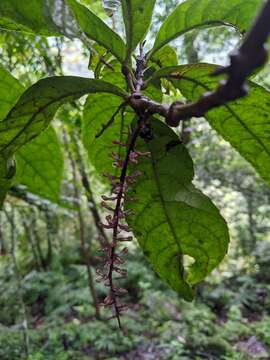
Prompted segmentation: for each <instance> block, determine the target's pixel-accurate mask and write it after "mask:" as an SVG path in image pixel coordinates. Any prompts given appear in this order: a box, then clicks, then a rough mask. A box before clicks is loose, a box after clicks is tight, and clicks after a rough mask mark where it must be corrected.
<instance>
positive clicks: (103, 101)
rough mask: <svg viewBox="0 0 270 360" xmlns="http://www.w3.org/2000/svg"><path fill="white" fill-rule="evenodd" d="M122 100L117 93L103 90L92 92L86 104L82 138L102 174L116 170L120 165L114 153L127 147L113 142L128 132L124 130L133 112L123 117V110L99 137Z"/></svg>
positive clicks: (120, 151)
mask: <svg viewBox="0 0 270 360" xmlns="http://www.w3.org/2000/svg"><path fill="white" fill-rule="evenodd" d="M121 102H122V101H121V99H119V98H118V97H116V96H114V95H111V96H110V97H106V96H105V95H104V94H90V95H89V96H88V98H87V101H86V104H85V107H84V115H83V122H82V140H83V144H84V146H85V148H86V149H87V152H88V156H89V160H90V161H91V163H92V164H93V165H94V167H95V168H96V170H97V172H98V173H99V175H102V174H103V173H106V172H107V173H112V174H116V173H117V172H118V169H115V168H114V167H113V159H112V156H111V154H112V152H116V153H118V154H119V155H120V156H121V155H122V154H123V153H124V150H125V149H123V147H121V146H117V145H114V144H113V141H119V140H120V141H123V142H124V139H126V137H127V135H126V134H123V132H124V131H127V127H128V125H129V124H130V123H131V121H132V115H131V114H133V113H125V115H124V117H123V116H122V111H121V110H120V111H119V113H118V114H117V115H116V116H115V119H114V121H113V123H112V124H111V125H110V126H109V127H108V128H107V129H106V130H105V131H104V132H103V133H102V134H101V135H100V136H98V137H96V136H97V135H98V134H100V132H101V130H102V128H103V127H104V126H106V124H107V123H108V122H109V121H110V119H111V118H112V116H113V114H114V113H115V112H116V111H117V110H118V108H119V106H120V104H121ZM101 109H102V111H101Z"/></svg>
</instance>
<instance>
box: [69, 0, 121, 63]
mask: <svg viewBox="0 0 270 360" xmlns="http://www.w3.org/2000/svg"><path fill="white" fill-rule="evenodd" d="M67 3H68V4H69V6H70V8H71V10H72V12H73V14H74V16H75V18H76V19H77V22H78V24H79V25H80V27H81V29H82V31H83V32H84V33H85V35H87V37H88V38H89V39H91V40H95V41H96V42H97V43H99V44H100V45H102V46H104V48H105V49H107V50H109V51H110V52H111V53H112V54H113V55H114V56H115V57H116V58H117V59H118V60H119V61H120V62H122V61H124V58H125V44H124V42H123V40H122V39H121V38H120V36H119V35H118V34H116V33H115V32H114V31H113V30H111V29H110V28H109V26H108V25H106V24H105V23H104V22H103V21H102V20H101V19H100V18H99V17H98V16H96V15H95V14H94V13H92V12H91V11H90V10H88V9H87V8H86V7H85V6H83V5H80V4H78V3H77V2H76V1H74V0H67Z"/></svg>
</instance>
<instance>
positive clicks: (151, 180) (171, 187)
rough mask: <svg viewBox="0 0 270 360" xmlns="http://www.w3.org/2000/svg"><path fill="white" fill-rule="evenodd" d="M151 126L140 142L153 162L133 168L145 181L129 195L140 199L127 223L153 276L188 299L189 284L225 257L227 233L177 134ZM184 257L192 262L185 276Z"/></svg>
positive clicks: (160, 126) (137, 184)
mask: <svg viewBox="0 0 270 360" xmlns="http://www.w3.org/2000/svg"><path fill="white" fill-rule="evenodd" d="M152 121H153V124H152V129H153V139H151V140H150V141H146V142H144V141H143V140H141V141H139V143H138V149H139V150H140V151H142V152H147V151H148V152H149V153H150V154H151V155H150V156H151V160H150V161H149V159H147V158H146V159H145V160H141V161H140V164H139V165H138V166H137V168H138V170H139V171H141V172H142V174H143V176H141V177H140V179H139V180H138V182H137V183H136V185H135V186H134V187H133V188H132V190H131V191H130V193H131V196H132V197H133V196H136V197H138V200H137V201H136V203H135V204H129V205H128V207H129V208H132V209H133V210H134V213H135V215H134V216H132V217H131V218H130V221H129V223H130V225H131V226H132V228H133V230H134V232H135V235H136V238H137V239H138V241H139V243H140V245H141V247H142V249H143V251H144V253H145V255H146V257H148V258H149V260H150V262H151V263H152V265H153V267H154V269H155V270H156V272H157V273H159V274H160V276H161V277H162V279H163V280H165V281H166V282H167V283H168V284H169V285H170V286H171V287H172V288H173V289H174V290H176V291H177V292H179V293H180V294H181V295H182V296H183V297H184V298H185V299H187V300H191V299H192V297H193V294H192V289H191V288H190V286H189V284H196V283H198V282H200V281H201V280H202V279H203V278H204V277H205V276H206V275H207V274H209V273H210V272H211V271H212V269H213V268H215V267H216V266H217V265H218V263H219V262H220V261H221V260H222V259H223V257H224V255H225V254H226V252H227V247H228V242H229V237H228V230H227V226H226V224H225V222H224V220H223V218H222V217H221V215H220V214H219V212H218V210H217V209H216V207H215V206H214V205H213V204H212V203H211V201H210V200H209V199H208V198H207V197H206V196H204V195H203V194H202V193H201V192H200V191H199V190H197V189H196V188H195V187H194V185H193V184H192V180H193V177H194V173H193V164H192V160H191V158H190V156H189V154H188V152H187V151H186V149H185V147H184V146H183V145H181V144H180V143H179V140H178V137H177V136H176V134H175V133H174V132H173V131H172V130H170V129H169V128H168V127H167V126H166V125H164V124H162V123H161V122H159V121H158V120H152ZM152 214H154V216H152ZM157 239H158V241H157ZM185 255H189V256H191V257H192V258H193V259H194V260H195V262H194V263H193V264H192V265H191V266H189V268H188V270H187V273H186V269H184V264H183V258H182V259H181V257H182V256H185Z"/></svg>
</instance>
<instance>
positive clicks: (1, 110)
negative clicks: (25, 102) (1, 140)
mask: <svg viewBox="0 0 270 360" xmlns="http://www.w3.org/2000/svg"><path fill="white" fill-rule="evenodd" d="M23 91H24V88H23V86H22V85H21V84H20V82H19V81H18V80H17V79H15V78H14V77H13V76H12V75H11V74H10V73H9V72H8V71H7V70H5V69H4V68H3V67H2V66H1V65H0V121H1V120H3V119H4V118H5V117H6V115H7V114H8V112H9V110H10V109H11V108H12V107H13V106H14V105H15V104H16V102H17V100H18V98H19V97H20V96H21V94H22V93H23Z"/></svg>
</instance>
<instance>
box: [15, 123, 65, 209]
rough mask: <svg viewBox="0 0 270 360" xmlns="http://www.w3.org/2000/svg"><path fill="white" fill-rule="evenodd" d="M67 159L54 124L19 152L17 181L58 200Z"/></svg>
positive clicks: (38, 193)
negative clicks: (64, 157) (65, 159)
mask: <svg viewBox="0 0 270 360" xmlns="http://www.w3.org/2000/svg"><path fill="white" fill-rule="evenodd" d="M63 166H64V159H63V154H62V151H61V146H60V143H59V141H58V138H57V135H56V132H55V130H54V129H53V127H51V126H50V127H49V128H48V129H47V130H46V131H44V132H42V133H41V134H40V135H39V136H38V137H37V138H35V139H34V140H32V141H30V142H29V143H28V144H26V145H24V146H23V147H22V148H21V149H20V150H19V151H18V152H17V154H16V176H15V179H14V183H15V184H18V183H19V184H22V185H25V186H27V189H28V190H29V191H30V192H32V193H34V194H36V195H39V196H41V197H42V198H46V199H49V200H51V201H54V202H58V200H59V194H60V187H61V181H62V175H63Z"/></svg>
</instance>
